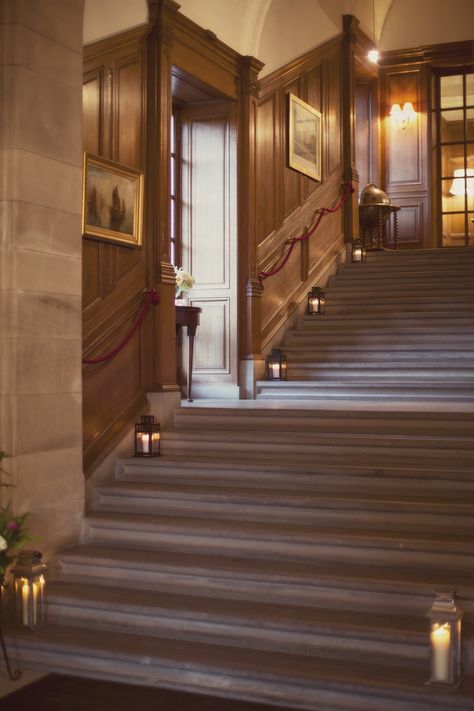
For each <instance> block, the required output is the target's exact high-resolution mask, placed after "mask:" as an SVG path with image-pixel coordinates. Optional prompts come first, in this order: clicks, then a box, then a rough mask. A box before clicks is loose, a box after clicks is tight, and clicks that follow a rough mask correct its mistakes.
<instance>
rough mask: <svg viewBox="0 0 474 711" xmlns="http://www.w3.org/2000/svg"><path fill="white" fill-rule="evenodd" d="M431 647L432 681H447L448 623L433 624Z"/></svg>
mask: <svg viewBox="0 0 474 711" xmlns="http://www.w3.org/2000/svg"><path fill="white" fill-rule="evenodd" d="M431 645H432V649H433V681H444V682H449V679H450V673H449V672H450V664H449V659H450V647H451V628H450V626H449V625H439V626H436V625H435V626H434V627H433V629H432V632H431Z"/></svg>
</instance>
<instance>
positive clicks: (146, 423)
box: [135, 415, 161, 457]
mask: <svg viewBox="0 0 474 711" xmlns="http://www.w3.org/2000/svg"><path fill="white" fill-rule="evenodd" d="M160 444H161V428H160V423H159V422H158V421H157V419H156V417H154V416H153V415H142V416H141V418H140V422H137V423H136V424H135V456H136V457H159V456H160Z"/></svg>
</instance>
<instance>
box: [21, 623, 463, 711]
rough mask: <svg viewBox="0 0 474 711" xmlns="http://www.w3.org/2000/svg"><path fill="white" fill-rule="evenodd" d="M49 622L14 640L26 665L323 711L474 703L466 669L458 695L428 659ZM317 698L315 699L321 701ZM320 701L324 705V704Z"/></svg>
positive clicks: (434, 710) (429, 710)
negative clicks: (440, 686)
mask: <svg viewBox="0 0 474 711" xmlns="http://www.w3.org/2000/svg"><path fill="white" fill-rule="evenodd" d="M73 631H74V635H73V638H72V636H71V632H72V628H70V627H67V626H58V625H50V626H48V627H44V628H42V629H40V630H37V631H36V632H35V635H31V634H28V633H19V634H18V635H16V636H15V643H16V645H17V647H19V648H20V649H21V652H22V656H23V657H24V658H25V660H27V661H28V668H33V669H38V670H45V671H50V670H51V667H52V666H53V665H55V668H54V671H56V672H60V673H73V674H79V675H81V674H84V675H88V676H99V675H101V676H102V677H104V676H105V678H109V679H116V680H122V681H135V683H144V684H148V685H152V686H165V687H166V686H167V687H179V688H181V689H189V690H194V691H199V690H201V691H203V692H204V691H205V692H206V693H208V694H209V693H211V694H212V693H214V694H217V695H219V696H236V695H237V696H238V697H239V698H242V699H245V698H247V699H249V700H256V701H262V702H265V701H267V702H272V703H281V704H283V705H285V706H286V707H288V706H289V705H290V706H291V707H294V708H295V709H296V708H301V709H312V711H315V709H316V708H321V709H322V708H324V711H343V710H344V711H345V710H346V709H351V710H354V711H380V708H381V704H382V705H383V709H384V711H456V710H458V709H459V710H460V711H471V709H472V701H473V699H474V688H473V683H472V680H471V678H470V677H466V678H465V680H464V682H463V685H462V687H461V689H460V690H459V691H458V692H457V693H456V695H448V694H443V693H440V692H439V690H436V689H433V688H432V687H430V686H426V684H425V682H426V678H427V675H428V670H427V668H426V666H427V665H426V663H420V664H418V665H416V664H414V663H413V662H412V663H411V664H410V665H409V666H408V667H405V668H398V667H390V666H383V665H381V664H380V659H377V658H374V659H370V658H365V659H364V661H351V662H350V663H347V664H343V665H339V664H337V663H335V661H334V660H333V659H331V658H327V657H326V658H321V657H318V658H314V657H305V656H302V655H292V654H285V653H284V652H281V651H268V650H265V651H264V652H263V653H262V652H261V651H259V650H251V649H238V648H231V647H226V646H223V645H213V644H210V643H200V642H191V641H184V642H183V641H181V640H175V639H168V638H151V637H150V638H144V637H143V636H142V635H132V634H123V633H119V632H110V631H108V632H106V633H102V632H100V631H97V630H90V629H79V628H74V630H73ZM315 704H317V706H315ZM320 704H321V706H320Z"/></svg>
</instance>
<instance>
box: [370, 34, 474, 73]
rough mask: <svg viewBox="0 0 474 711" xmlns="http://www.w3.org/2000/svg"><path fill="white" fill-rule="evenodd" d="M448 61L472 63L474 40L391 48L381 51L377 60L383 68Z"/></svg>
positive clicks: (473, 60) (441, 63)
mask: <svg viewBox="0 0 474 711" xmlns="http://www.w3.org/2000/svg"><path fill="white" fill-rule="evenodd" d="M448 62H449V63H451V64H452V63H453V62H454V63H459V64H466V63H468V64H471V63H472V64H474V40H467V41H463V42H446V43H444V44H432V45H426V46H422V47H412V48H410V49H399V50H391V51H388V52H383V53H382V56H381V58H380V60H379V64H380V66H382V67H384V68H385V67H390V66H398V65H400V64H417V63H418V64H430V65H432V66H436V65H439V66H443V65H445V64H446V63H448Z"/></svg>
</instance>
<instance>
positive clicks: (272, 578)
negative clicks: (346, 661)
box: [58, 543, 474, 611]
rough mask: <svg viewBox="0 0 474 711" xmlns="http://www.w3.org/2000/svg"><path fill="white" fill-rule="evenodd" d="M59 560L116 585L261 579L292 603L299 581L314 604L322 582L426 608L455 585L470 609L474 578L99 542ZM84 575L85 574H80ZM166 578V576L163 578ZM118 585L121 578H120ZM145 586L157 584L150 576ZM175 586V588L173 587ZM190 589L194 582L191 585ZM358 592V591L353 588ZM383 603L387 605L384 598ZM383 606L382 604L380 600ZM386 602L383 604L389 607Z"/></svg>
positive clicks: (450, 573) (66, 566)
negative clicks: (159, 576) (405, 598)
mask: <svg viewBox="0 0 474 711" xmlns="http://www.w3.org/2000/svg"><path fill="white" fill-rule="evenodd" d="M58 557H59V563H60V564H61V566H63V567H64V569H65V574H66V575H67V576H68V578H67V579H70V576H71V573H70V569H71V568H72V567H75V568H77V569H78V570H79V569H82V567H86V568H87V569H88V570H90V571H91V576H92V577H93V578H96V579H97V580H100V582H101V584H106V583H109V584H110V583H112V584H117V583H118V582H120V581H123V579H124V578H125V579H127V580H134V579H136V578H137V577H139V579H140V587H141V588H142V589H143V588H144V587H145V585H146V584H147V580H148V578H147V577H146V574H147V573H157V572H161V573H166V574H168V576H169V575H172V574H175V575H177V576H178V577H177V583H176V582H174V583H171V585H172V586H173V585H176V584H178V585H179V584H182V582H183V581H184V579H186V578H190V579H194V578H198V577H202V578H204V580H205V583H206V585H208V586H211V588H213V589H214V585H215V584H217V582H218V581H219V580H225V579H228V580H230V581H231V590H232V591H233V592H232V594H233V595H235V588H236V585H237V584H238V583H240V584H242V583H243V584H248V583H261V584H262V585H266V586H267V590H271V591H275V590H276V589H277V588H278V587H279V586H281V587H282V588H283V591H284V593H285V594H289V595H290V597H291V602H292V604H294V603H295V599H294V598H293V597H292V596H291V589H292V588H294V587H295V586H301V587H304V588H306V589H307V590H308V592H309V594H310V596H309V600H308V599H307V600H305V605H310V606H311V605H314V604H315V602H314V599H315V593H316V590H317V588H318V587H320V586H323V587H326V588H329V589H331V588H332V589H333V590H335V591H338V590H341V589H348V590H349V591H353V593H354V594H353V595H352V598H351V605H352V606H354V605H355V604H356V603H357V600H358V598H357V595H360V596H362V595H363V593H375V594H379V595H384V594H385V595H386V596H388V598H389V599H390V598H391V597H392V596H394V595H401V594H406V595H411V596H413V597H416V598H418V600H419V602H418V605H417V609H421V610H423V609H427V605H428V606H429V604H430V603H429V601H430V600H432V598H433V594H434V591H435V590H436V589H441V588H450V589H457V590H458V591H459V594H460V598H461V599H462V601H463V606H469V607H470V608H471V609H474V578H473V576H472V575H471V574H470V573H467V572H460V571H451V570H450V571H446V570H443V569H441V568H440V567H438V568H436V569H422V568H411V569H410V568H409V569H403V568H397V567H395V566H378V565H367V564H366V565H364V564H361V563H359V562H356V561H352V562H350V563H347V564H345V565H342V566H341V565H339V564H338V563H333V562H331V561H319V562H318V564H317V565H314V566H308V564H307V563H306V562H302V561H298V560H283V561H274V560H271V559H259V560H256V559H252V558H247V557H245V556H240V555H239V554H238V552H237V551H235V550H234V552H233V553H232V554H231V555H225V556H221V555H215V554H210V553H195V552H189V551H186V550H184V551H179V552H175V551H166V550H152V549H147V548H142V549H139V548H133V547H132V548H130V547H115V546H108V545H100V544H91V543H89V544H88V543H83V544H80V545H76V546H73V547H71V548H68V549H65V550H64V551H62V552H61V553H60V554H59V556H58ZM117 569H118V570H120V571H121V573H120V576H119V577H117V578H116V577H114V576H112V577H109V576H108V575H107V574H108V571H110V570H117ZM79 579H80V580H83V576H80V578H79ZM166 580H167V581H169V580H170V578H169V577H167V578H166ZM120 584H121V583H120ZM149 585H152V586H153V589H155V582H154V580H153V579H151V580H150V581H149ZM173 589H176V588H175V587H173ZM192 589H193V590H196V589H197V586H193V588H192ZM356 591H357V593H356ZM384 604H385V605H386V603H385V601H384ZM382 606H383V605H382ZM390 609H391V608H390V606H387V607H385V611H389V610H390Z"/></svg>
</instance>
